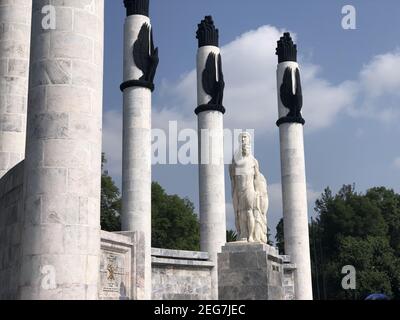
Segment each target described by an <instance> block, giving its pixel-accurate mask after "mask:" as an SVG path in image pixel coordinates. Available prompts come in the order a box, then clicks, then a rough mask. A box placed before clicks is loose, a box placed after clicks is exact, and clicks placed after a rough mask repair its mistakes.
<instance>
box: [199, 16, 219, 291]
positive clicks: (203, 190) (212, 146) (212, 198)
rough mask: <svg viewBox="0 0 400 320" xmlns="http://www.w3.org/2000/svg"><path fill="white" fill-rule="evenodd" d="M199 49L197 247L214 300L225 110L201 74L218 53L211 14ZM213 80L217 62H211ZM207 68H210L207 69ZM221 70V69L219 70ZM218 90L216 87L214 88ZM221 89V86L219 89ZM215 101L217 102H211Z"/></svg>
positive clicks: (202, 30) (203, 25)
mask: <svg viewBox="0 0 400 320" xmlns="http://www.w3.org/2000/svg"><path fill="white" fill-rule="evenodd" d="M197 38H198V39H199V50H198V53H197V79H198V81H197V84H198V85H197V102H198V108H197V109H196V114H197V116H198V136H199V198H200V247H201V250H202V251H205V252H208V253H209V255H210V259H211V260H212V261H213V262H215V264H216V267H215V268H214V269H213V273H212V290H213V293H212V296H213V298H214V299H218V270H217V256H218V253H220V252H221V248H222V246H224V245H225V243H226V213H225V172H224V170H225V167H224V133H223V130H224V128H223V117H224V113H225V109H224V107H223V106H222V99H221V101H212V100H214V99H213V97H212V96H210V95H209V94H207V93H206V89H205V88H204V81H203V73H204V72H206V70H205V69H206V64H207V60H208V59H209V57H210V54H214V57H215V58H216V60H218V56H219V55H220V49H219V48H218V30H217V29H215V26H214V24H213V21H212V18H211V17H206V18H205V20H203V21H202V23H201V24H200V25H199V30H198V32H197ZM213 68H214V70H213V71H212V72H214V73H215V74H216V76H215V77H214V78H215V82H216V81H223V79H221V76H220V79H219V78H218V73H219V72H218V62H217V61H215V63H213ZM210 71H211V70H210ZM220 71H221V72H222V70H220ZM217 91H218V90H217ZM222 91H223V88H222ZM213 102H217V103H213Z"/></svg>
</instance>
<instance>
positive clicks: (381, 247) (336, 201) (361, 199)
mask: <svg viewBox="0 0 400 320" xmlns="http://www.w3.org/2000/svg"><path fill="white" fill-rule="evenodd" d="M399 209H400V207H399V195H397V194H395V193H394V192H393V190H387V189H386V188H372V189H370V190H368V191H367V192H366V194H362V193H357V192H356V191H355V187H354V185H345V186H343V187H342V188H341V189H340V190H339V192H338V193H337V194H336V195H333V194H332V192H331V190H330V189H329V188H327V189H326V190H325V191H324V193H323V194H322V195H321V198H320V199H318V200H317V201H316V206H315V210H316V212H317V218H316V220H314V221H312V223H311V225H310V245H311V253H312V254H311V257H312V264H313V280H314V281H313V282H314V293H315V295H316V298H323V299H363V298H365V296H367V295H368V294H371V293H374V292H381V293H385V294H387V295H390V296H392V297H394V298H400V292H399V283H400V276H399V271H398V265H400V260H399V230H400V228H399V226H400V224H399V221H400V211H399ZM346 265H352V266H354V267H355V269H356V272H357V273H356V279H357V288H356V290H344V289H343V288H342V287H341V281H342V278H343V277H344V275H343V274H341V270H342V268H343V267H344V266H346Z"/></svg>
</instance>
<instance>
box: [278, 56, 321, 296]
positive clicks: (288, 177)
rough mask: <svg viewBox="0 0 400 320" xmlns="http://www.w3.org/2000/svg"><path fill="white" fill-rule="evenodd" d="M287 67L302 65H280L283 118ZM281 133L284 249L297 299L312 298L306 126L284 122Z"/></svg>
mask: <svg viewBox="0 0 400 320" xmlns="http://www.w3.org/2000/svg"><path fill="white" fill-rule="evenodd" d="M287 68H290V69H291V70H293V72H294V71H295V70H298V69H299V65H298V63H297V62H294V61H285V62H282V63H279V64H278V69H277V89H278V97H279V98H278V112H279V118H280V119H282V118H284V117H286V116H287V114H288V112H289V109H288V108H286V107H285V105H284V104H283V103H282V99H281V97H280V96H281V94H280V88H281V85H282V83H283V78H284V74H285V70H286V69H287ZM279 135H280V154H281V176H282V204H283V220H284V228H285V230H284V236H285V252H286V253H287V254H289V255H290V257H291V259H292V261H293V263H295V264H296V266H297V270H296V274H297V275H296V277H295V282H296V299H298V300H312V298H313V294H312V282H311V259H310V246H309V233H308V205H307V182H306V168H305V156H304V133H303V125H302V124H300V123H282V124H281V125H280V126H279Z"/></svg>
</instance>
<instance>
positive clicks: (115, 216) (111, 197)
mask: <svg viewBox="0 0 400 320" xmlns="http://www.w3.org/2000/svg"><path fill="white" fill-rule="evenodd" d="M101 160H102V161H101V169H102V174H101V202H100V209H101V216H100V221H101V229H102V230H105V231H110V232H113V231H120V230H121V220H120V215H121V206H122V203H121V195H120V192H119V190H118V188H117V186H116V185H115V183H114V181H113V179H112V178H111V177H110V176H109V174H108V172H107V171H106V170H105V169H104V165H105V164H106V163H107V160H106V158H105V156H104V154H103V155H102V159H101Z"/></svg>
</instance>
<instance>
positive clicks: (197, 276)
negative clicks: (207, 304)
mask: <svg viewBox="0 0 400 320" xmlns="http://www.w3.org/2000/svg"><path fill="white" fill-rule="evenodd" d="M140 248H141V246H140V239H139V238H138V237H137V235H136V234H135V233H130V232H122V233H111V232H105V231H102V232H101V255H100V276H99V281H100V286H99V288H100V289H99V299H100V300H127V299H134V297H135V295H136V293H135V287H138V286H139V287H140V285H141V283H142V282H143V276H142V275H141V274H140V272H138V270H140V268H138V267H137V266H138V264H140V263H141V261H140V259H138V257H140ZM213 267H214V264H213V263H212V262H210V260H209V257H208V253H205V252H192V251H180V250H166V249H155V248H153V249H152V299H154V300H198V299H201V300H209V299H211V270H212V268H213ZM135 284H136V285H135Z"/></svg>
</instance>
